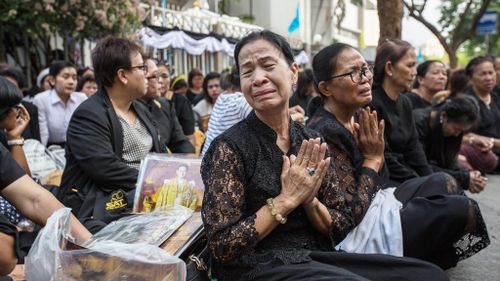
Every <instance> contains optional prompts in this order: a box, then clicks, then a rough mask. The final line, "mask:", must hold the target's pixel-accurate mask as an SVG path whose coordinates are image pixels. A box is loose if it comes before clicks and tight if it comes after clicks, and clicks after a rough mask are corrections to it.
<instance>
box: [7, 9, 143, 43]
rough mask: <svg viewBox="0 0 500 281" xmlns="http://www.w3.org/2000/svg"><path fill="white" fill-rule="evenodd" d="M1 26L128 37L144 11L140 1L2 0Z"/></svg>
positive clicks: (18, 30) (44, 32) (49, 32)
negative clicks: (125, 35) (124, 35)
mask: <svg viewBox="0 0 500 281" xmlns="http://www.w3.org/2000/svg"><path fill="white" fill-rule="evenodd" d="M1 2H4V3H2V5H1V8H0V24H1V28H2V29H3V30H4V31H5V32H15V33H28V35H33V34H38V35H41V36H43V35H45V36H48V35H53V34H54V33H55V32H60V33H61V34H63V35H69V36H72V37H74V38H77V39H81V38H91V39H92V38H98V37H102V36H104V35H107V34H126V33H129V32H131V31H132V30H134V29H135V28H137V27H139V26H140V24H141V18H143V17H144V15H145V11H144V10H143V9H141V8H140V7H139V4H140V1H139V0H113V1H111V0H20V1H19V0H18V1H9V0H7V1H6V0H1Z"/></svg>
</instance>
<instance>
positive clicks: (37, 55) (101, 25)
mask: <svg viewBox="0 0 500 281" xmlns="http://www.w3.org/2000/svg"><path fill="white" fill-rule="evenodd" d="M142 2H147V3H149V2H152V0H149V1H142ZM140 3H141V1H140V0H19V1H3V0H2V5H1V6H0V40H1V41H0V44H2V45H1V46H0V62H6V61H7V60H6V59H7V55H9V56H10V57H12V58H13V59H14V61H15V62H16V64H18V65H24V68H25V71H26V73H27V77H28V79H29V81H31V79H30V77H32V76H34V75H36V73H38V71H39V70H40V69H41V67H43V65H44V64H46V63H48V62H50V61H52V59H53V58H54V57H53V52H52V50H51V47H50V39H51V38H52V37H54V36H55V35H57V34H59V35H60V36H61V37H62V39H63V41H64V44H63V46H64V57H56V58H58V59H66V60H68V59H69V60H72V58H71V56H70V55H69V53H70V52H69V46H70V44H68V42H78V41H81V40H83V39H90V40H94V39H97V38H100V37H103V36H105V35H108V34H113V35H125V34H130V33H133V31H134V30H135V29H136V28H138V27H140V26H141V21H142V19H143V18H144V16H145V15H146V11H145V10H144V8H143V7H142V6H140ZM73 45H74V44H73ZM19 47H22V49H23V53H24V55H23V56H19V52H18V49H19ZM44 60H45V63H44V62H43V61H44ZM21 62H24V63H23V64H22V63H21ZM75 63H78V62H76V61H75Z"/></svg>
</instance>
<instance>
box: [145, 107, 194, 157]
mask: <svg viewBox="0 0 500 281" xmlns="http://www.w3.org/2000/svg"><path fill="white" fill-rule="evenodd" d="M140 102H142V103H143V104H144V105H145V106H146V107H147V108H148V109H149V112H150V113H151V116H152V118H153V123H154V125H155V126H156V128H157V129H158V133H159V135H160V145H164V146H166V147H168V149H169V150H170V151H171V152H173V153H194V147H193V145H192V144H191V143H190V142H189V141H188V140H187V138H186V136H185V135H184V132H183V131H182V127H181V124H179V120H178V119H177V115H176V113H175V109H174V107H173V106H172V105H171V104H170V103H169V102H168V101H167V100H166V99H165V98H164V97H158V98H157V99H155V100H151V101H149V102H145V101H140Z"/></svg>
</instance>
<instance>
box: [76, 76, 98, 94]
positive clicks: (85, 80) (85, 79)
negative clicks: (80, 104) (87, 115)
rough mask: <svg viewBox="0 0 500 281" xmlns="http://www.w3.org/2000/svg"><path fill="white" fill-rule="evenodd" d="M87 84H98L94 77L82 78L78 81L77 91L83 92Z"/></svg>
mask: <svg viewBox="0 0 500 281" xmlns="http://www.w3.org/2000/svg"><path fill="white" fill-rule="evenodd" d="M87 82H96V80H95V78H94V76H91V75H86V76H83V77H82V78H80V80H78V85H77V86H76V91H77V92H81V91H82V89H83V86H85V83H87ZM96 83H97V82H96Z"/></svg>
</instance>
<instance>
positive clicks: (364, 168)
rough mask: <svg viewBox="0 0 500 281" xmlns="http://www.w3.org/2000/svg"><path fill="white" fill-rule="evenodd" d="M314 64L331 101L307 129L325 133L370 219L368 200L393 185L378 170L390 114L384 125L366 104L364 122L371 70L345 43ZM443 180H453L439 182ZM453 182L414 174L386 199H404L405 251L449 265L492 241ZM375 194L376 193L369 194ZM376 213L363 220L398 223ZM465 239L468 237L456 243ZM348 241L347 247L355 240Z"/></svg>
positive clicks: (351, 194)
mask: <svg viewBox="0 0 500 281" xmlns="http://www.w3.org/2000/svg"><path fill="white" fill-rule="evenodd" d="M313 69H314V77H315V79H316V83H317V86H318V89H319V90H320V93H321V95H322V97H323V100H324V106H323V107H320V108H318V109H317V110H316V112H315V114H314V115H313V116H312V117H311V120H310V122H309V124H308V127H310V128H312V129H315V130H317V131H318V132H320V133H321V134H322V135H323V136H324V138H325V140H326V142H327V143H328V146H329V148H330V150H331V152H332V155H334V157H333V160H332V161H333V162H334V164H335V165H334V170H335V174H336V176H337V178H338V180H339V184H340V186H341V187H342V190H343V193H342V194H343V195H344V196H345V197H346V198H351V199H350V200H349V201H351V202H350V204H352V205H351V206H352V208H353V210H354V212H357V213H358V215H359V216H361V217H363V216H364V215H365V212H366V209H368V208H367V207H365V208H361V206H362V205H361V203H362V204H365V205H366V206H369V205H370V204H371V205H370V209H372V206H373V204H379V203H380V201H382V200H380V201H378V197H379V196H381V194H378V193H377V191H378V190H379V189H380V188H384V187H385V186H387V185H389V184H390V183H388V182H387V180H385V179H383V178H382V177H381V176H379V172H380V171H381V170H382V167H383V161H384V129H385V123H384V122H385V120H382V121H380V123H379V122H378V121H377V115H376V113H374V112H370V110H369V109H364V110H361V114H360V120H359V124H358V123H355V122H354V115H355V113H356V112H357V111H358V110H359V109H360V107H361V106H363V105H366V104H368V103H369V102H370V101H371V99H372V96H371V84H372V79H373V72H372V69H371V67H369V66H368V64H367V63H366V61H365V60H364V58H363V57H362V56H361V54H360V53H359V52H358V51H356V50H355V49H354V48H352V47H351V46H349V45H347V44H342V43H337V44H333V45H331V46H328V47H326V48H324V49H323V50H321V51H320V52H319V53H318V54H317V55H316V56H315V57H314V59H313ZM433 178H436V179H433ZM442 178H445V179H446V178H447V179H448V180H444V181H440V180H439V179H442ZM447 181H448V182H449V181H453V180H452V178H451V177H450V176H446V175H444V174H443V175H441V174H434V175H431V176H427V177H424V178H418V179H412V180H409V181H406V182H405V183H403V185H401V186H399V187H398V188H397V189H396V191H395V192H394V195H392V196H391V195H389V196H387V197H386V199H384V200H383V201H382V203H381V204H383V205H384V206H385V205H387V204H389V199H390V198H393V197H394V196H395V197H396V199H398V200H399V201H401V203H403V204H402V208H401V209H399V208H398V209H397V212H399V215H400V221H398V222H397V223H398V224H399V225H400V226H401V228H402V239H403V250H404V255H405V256H409V257H416V258H420V259H424V260H427V261H431V262H433V263H435V264H437V265H439V266H441V267H442V268H449V267H452V266H455V265H456V263H457V262H458V260H460V259H463V258H466V257H469V256H470V255H472V254H474V253H475V252H477V251H479V250H480V249H482V248H484V247H486V246H487V245H488V243H489V238H488V235H487V232H486V227H485V225H484V221H483V219H482V216H481V213H480V211H479V207H478V205H477V203H476V202H474V201H473V200H470V199H468V198H467V197H465V196H461V195H448V194H447V193H448V187H447V186H446V185H447ZM389 190H394V189H389ZM408 190H417V193H416V194H414V195H413V194H412V196H408V195H407V194H406V193H407V191H408ZM360 191H362V192H360ZM375 193H377V195H376V196H370V195H374V194H375ZM374 197H375V198H374ZM372 201H373V202H379V203H371V202H372ZM358 202H359V203H358ZM374 208H375V206H374ZM366 215H369V214H368V213H367V214H366ZM370 219H371V221H363V223H373V221H374V220H375V219H378V221H380V223H381V224H382V225H383V226H384V227H383V228H384V229H391V228H390V227H387V226H389V225H390V224H389V221H387V218H386V216H384V218H381V217H378V218H375V217H373V216H372V217H370ZM363 223H362V224H361V225H360V227H363ZM438 226H439V227H438ZM386 231H387V230H386ZM365 233H369V234H368V235H370V239H371V240H370V239H368V237H366V234H365V235H364V236H363V234H362V233H361V237H362V238H360V237H356V238H357V239H358V240H355V241H359V242H361V241H366V240H369V241H374V242H370V243H375V242H376V241H377V240H376V237H371V236H373V235H377V233H375V232H374V231H373V230H372V231H368V232H365ZM388 233H389V234H387V232H386V233H384V234H383V235H382V237H381V238H380V239H381V240H382V241H384V240H392V242H391V243H396V242H397V240H398V239H397V238H398V233H392V232H388ZM353 235H356V234H353ZM470 237H474V239H472V240H474V242H471V243H470V244H467V242H468V241H472V240H468V239H469V238H470ZM459 240H460V241H462V242H463V241H467V242H465V243H463V244H461V245H460V246H456V245H455V243H456V242H457V241H459ZM476 241H477V242H478V243H477V244H476V243H475V242H476ZM345 243H347V242H343V243H341V245H346V246H349V245H348V244H345ZM381 245H383V244H381ZM460 247H464V248H460ZM381 250H383V248H382V247H376V251H381Z"/></svg>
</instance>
